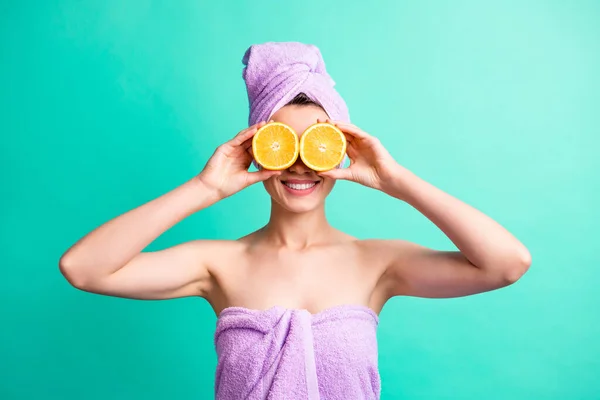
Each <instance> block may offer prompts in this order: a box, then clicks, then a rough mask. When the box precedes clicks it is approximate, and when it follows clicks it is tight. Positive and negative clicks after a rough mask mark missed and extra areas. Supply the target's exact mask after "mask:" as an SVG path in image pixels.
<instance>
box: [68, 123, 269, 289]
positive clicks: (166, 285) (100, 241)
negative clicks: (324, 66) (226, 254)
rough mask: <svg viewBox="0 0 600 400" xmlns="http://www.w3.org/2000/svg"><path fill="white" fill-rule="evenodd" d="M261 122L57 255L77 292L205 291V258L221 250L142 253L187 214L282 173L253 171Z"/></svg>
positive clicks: (197, 244)
mask: <svg viewBox="0 0 600 400" xmlns="http://www.w3.org/2000/svg"><path fill="white" fill-rule="evenodd" d="M260 126H262V123H261V124H257V125H255V126H252V127H250V128H248V129H245V130H243V131H241V132H240V133H239V134H238V135H237V136H236V137H235V138H233V139H232V140H230V141H229V142H227V143H225V144H223V145H221V146H219V148H218V149H217V150H216V151H215V153H214V154H213V156H212V157H211V159H210V160H209V161H208V163H207V164H206V166H205V167H204V170H203V171H202V172H201V173H200V174H199V175H198V176H196V177H194V178H193V179H191V180H189V181H188V182H186V183H184V184H183V185H181V186H179V187H177V188H175V189H174V190H172V191H170V192H168V193H166V194H164V195H162V196H160V197H158V198H156V199H154V200H152V201H150V202H148V203H146V204H143V205H141V206H139V207H137V208H135V209H133V210H131V211H128V212H126V213H124V214H122V215H120V216H118V217H116V218H114V219H112V220H110V221H108V222H106V223H105V224H103V225H101V226H100V227H98V228H96V229H95V230H93V231H92V232H90V233H88V234H87V235H85V236H84V237H83V238H82V239H80V240H79V241H78V242H77V243H75V244H74V245H73V246H72V247H71V248H70V249H69V250H68V251H67V252H66V253H65V254H63V256H62V257H61V259H60V262H59V266H60V270H61V272H62V273H63V275H64V276H65V278H66V279H67V280H68V281H69V282H70V283H71V284H72V285H73V286H75V287H77V288H79V289H82V290H85V291H89V292H94V293H99V294H106V295H112V296H119V297H130V298H139V299H166V298H174V297H185V296H205V295H206V294H207V292H208V291H209V290H210V285H211V276H210V271H209V268H208V261H209V260H211V259H213V258H214V256H215V254H216V253H218V251H216V250H215V248H216V247H215V246H214V245H213V243H212V242H209V241H193V242H188V243H183V244H180V245H177V246H174V247H171V248H168V249H165V250H161V251H154V252H143V250H144V249H145V248H146V247H147V246H148V245H149V244H150V243H152V242H153V241H154V240H155V239H156V238H157V237H158V236H160V235H161V234H162V233H163V232H165V231H166V230H167V229H169V228H171V227H172V226H174V225H175V224H177V223H178V222H180V221H181V220H183V219H184V218H186V217H187V216H189V215H190V214H192V213H194V212H196V211H199V210H201V209H203V208H206V207H208V206H210V205H212V204H214V203H215V202H217V201H219V200H220V199H223V198H225V197H228V196H230V195H232V194H234V193H236V192H238V191H240V190H242V189H243V188H245V187H247V186H250V185H252V184H254V183H257V182H260V181H262V180H265V179H268V178H269V177H271V176H273V175H276V174H278V173H279V172H274V171H266V170H265V171H259V172H248V167H249V166H250V163H251V161H252V157H251V156H250V153H249V152H248V149H249V147H250V146H251V141H252V137H253V136H254V134H255V133H256V130H257V129H258V128H259V127H260Z"/></svg>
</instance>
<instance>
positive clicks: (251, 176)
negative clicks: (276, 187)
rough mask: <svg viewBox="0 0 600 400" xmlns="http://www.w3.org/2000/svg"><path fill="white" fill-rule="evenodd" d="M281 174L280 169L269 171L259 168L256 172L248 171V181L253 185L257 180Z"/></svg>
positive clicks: (260, 180) (264, 179)
mask: <svg viewBox="0 0 600 400" xmlns="http://www.w3.org/2000/svg"><path fill="white" fill-rule="evenodd" d="M281 174H282V171H271V170H268V169H261V170H260V171H256V172H248V183H249V184H250V185H253V184H255V183H258V182H262V181H266V180H267V179H269V178H272V177H274V176H279V175H281Z"/></svg>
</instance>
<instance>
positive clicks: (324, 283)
mask: <svg viewBox="0 0 600 400" xmlns="http://www.w3.org/2000/svg"><path fill="white" fill-rule="evenodd" d="M227 264H228V265H225V266H223V267H222V268H219V271H218V273H217V274H216V279H217V281H218V284H219V288H220V291H221V294H222V299H223V300H222V302H224V303H227V304H226V306H228V305H242V306H245V307H249V308H268V307H270V306H272V305H283V306H287V307H292V308H313V309H323V308H326V307H329V306H332V305H336V304H341V303H362V304H365V303H368V301H369V297H370V295H371V293H372V291H373V289H374V288H375V285H376V284H377V281H378V279H379V277H380V275H381V268H380V266H378V265H376V264H377V262H376V260H374V259H372V258H369V257H368V255H367V254H365V252H364V251H362V250H361V248H360V246H356V245H352V244H344V245H332V246H324V247H321V248H315V249H310V250H305V251H289V250H281V249H268V250H267V249H249V251H246V252H244V254H242V255H238V257H236V259H235V261H234V260H230V261H228V263H227Z"/></svg>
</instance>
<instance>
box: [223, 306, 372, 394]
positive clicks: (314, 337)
mask: <svg viewBox="0 0 600 400" xmlns="http://www.w3.org/2000/svg"><path fill="white" fill-rule="evenodd" d="M378 322H379V320H378V317H377V314H375V313H374V312H373V311H372V310H371V309H369V308H367V307H363V306H352V305H344V306H337V307H333V308H330V309H327V310H325V311H322V312H320V313H318V314H315V315H312V314H310V313H309V312H308V311H306V310H295V309H285V308H281V307H272V308H270V309H268V310H264V311H259V310H251V309H247V308H242V307H230V308H226V309H225V310H223V311H222V312H221V314H220V316H219V318H218V320H217V328H216V331H215V347H216V351H217V356H218V365H217V370H216V380H215V398H216V399H217V400H231V399H250V400H255V399H273V400H282V399H293V400H305V399H307V400H336V399H340V400H341V399H343V400H352V399H379V396H380V391H381V389H380V388H381V383H380V382H381V381H380V376H379V370H378V367H377V359H378V353H377V338H376V330H377V325H378Z"/></svg>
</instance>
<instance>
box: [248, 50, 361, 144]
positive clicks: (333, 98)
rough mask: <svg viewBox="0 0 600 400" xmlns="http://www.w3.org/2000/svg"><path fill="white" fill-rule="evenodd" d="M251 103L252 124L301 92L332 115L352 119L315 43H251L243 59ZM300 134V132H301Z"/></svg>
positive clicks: (336, 118) (265, 119) (266, 117)
mask: <svg viewBox="0 0 600 400" xmlns="http://www.w3.org/2000/svg"><path fill="white" fill-rule="evenodd" d="M242 62H243V63H244V65H245V66H246V67H245V68H244V72H243V77H244V81H245V82H246V89H247V91H248V101H249V103H250V117H249V120H248V122H249V124H250V125H254V124H256V123H258V122H260V121H268V120H269V118H270V117H271V115H273V114H274V113H275V112H276V111H277V110H279V109H280V108H281V107H283V106H284V105H285V104H287V103H288V102H289V101H290V100H292V99H293V98H294V97H296V95H298V94H299V93H304V94H306V95H307V96H308V97H309V98H310V99H311V100H313V101H315V102H316V103H318V104H320V105H321V106H322V107H323V109H324V110H325V112H326V113H327V115H329V118H331V119H333V120H340V121H347V122H350V117H349V115H348V108H347V107H346V103H345V102H344V99H342V97H341V96H340V95H339V94H338V92H337V91H336V90H335V89H334V86H335V82H334V81H333V79H331V77H330V76H329V74H328V73H327V71H326V69H325V62H324V61H323V57H321V52H320V51H319V49H318V48H317V47H316V46H313V45H309V44H303V43H298V42H269V43H264V44H255V45H252V46H250V48H249V49H248V50H246V53H245V54H244V58H243V60H242ZM298 133H300V132H298Z"/></svg>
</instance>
